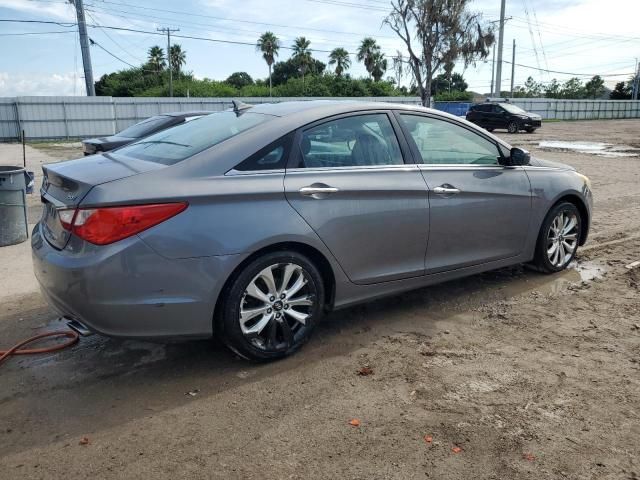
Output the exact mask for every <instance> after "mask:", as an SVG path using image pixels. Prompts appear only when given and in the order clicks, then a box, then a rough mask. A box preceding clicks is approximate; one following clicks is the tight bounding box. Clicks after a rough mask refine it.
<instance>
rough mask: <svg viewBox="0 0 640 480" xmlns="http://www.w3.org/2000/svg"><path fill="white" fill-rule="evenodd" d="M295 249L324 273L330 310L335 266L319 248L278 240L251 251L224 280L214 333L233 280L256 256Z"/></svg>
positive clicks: (326, 307) (327, 304)
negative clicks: (332, 265)
mask: <svg viewBox="0 0 640 480" xmlns="http://www.w3.org/2000/svg"><path fill="white" fill-rule="evenodd" d="M286 250H290V251H295V252H298V253H300V254H302V255H305V256H307V257H309V259H310V260H311V261H312V262H313V263H314V265H315V266H316V267H318V269H319V270H320V274H321V275H322V281H323V283H324V289H325V292H326V298H325V309H326V310H330V309H331V308H332V306H333V301H334V298H335V290H336V278H335V273H334V271H333V268H332V267H331V263H330V262H329V260H327V258H326V257H325V256H324V254H323V253H322V252H320V251H319V250H318V249H317V248H315V247H312V246H311V245H309V244H306V243H302V242H297V241H287V242H278V243H273V244H271V245H267V246H265V247H262V248H260V249H258V250H256V251H255V252H253V253H251V254H250V255H249V256H247V258H245V259H244V260H243V261H242V262H240V263H239V264H238V265H237V266H236V267H235V268H234V269H233V271H232V272H231V274H230V275H229V276H228V277H227V279H226V280H225V282H224V285H223V287H222V289H221V290H220V294H219V295H218V298H217V299H216V304H215V307H214V310H213V328H214V333H216V329H218V328H219V327H220V323H221V322H219V321H218V319H219V316H220V312H221V311H222V302H223V299H224V298H225V296H226V294H227V292H228V291H229V288H231V282H232V281H233V279H235V277H236V276H237V275H238V274H239V273H240V272H241V271H242V269H243V268H245V267H246V266H247V265H248V264H249V263H250V262H252V261H253V260H255V259H256V258H258V257H260V256H262V255H265V254H267V253H272V252H278V251H286Z"/></svg>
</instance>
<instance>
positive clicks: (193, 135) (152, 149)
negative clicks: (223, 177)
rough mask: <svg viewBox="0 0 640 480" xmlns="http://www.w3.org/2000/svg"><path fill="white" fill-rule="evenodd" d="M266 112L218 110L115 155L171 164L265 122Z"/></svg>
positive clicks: (143, 140)
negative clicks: (239, 113) (236, 112)
mask: <svg viewBox="0 0 640 480" xmlns="http://www.w3.org/2000/svg"><path fill="white" fill-rule="evenodd" d="M269 118H271V117H270V116H269V115H262V114H259V113H251V112H246V113H243V114H242V115H239V116H238V115H236V114H235V113H234V112H219V113H213V114H211V115H206V116H204V117H201V118H197V119H195V120H192V121H190V122H186V123H182V124H180V125H177V126H175V127H173V128H169V129H167V130H163V131H161V132H158V133H156V134H154V135H151V136H149V137H146V138H143V139H142V140H139V141H137V142H134V143H131V144H129V145H127V146H125V147H122V148H119V149H118V150H116V151H115V154H122V155H126V156H128V157H133V158H138V159H140V160H147V161H150V162H156V163H162V164H164V165H173V164H175V163H178V162H180V161H182V160H184V159H186V158H189V157H191V156H193V155H195V154H196V153H200V152H202V151H203V150H206V149H207V148H210V147H212V146H214V145H216V144H218V143H220V142H223V141H224V140H227V139H229V138H231V137H233V136H235V135H238V134H239V133H242V132H244V131H245V130H248V129H250V128H253V127H255V126H256V125H259V124H261V123H263V122H266V121H267V120H268V119H269Z"/></svg>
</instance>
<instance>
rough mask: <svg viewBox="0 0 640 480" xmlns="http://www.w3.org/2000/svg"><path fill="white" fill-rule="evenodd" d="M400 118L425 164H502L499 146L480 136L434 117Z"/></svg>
mask: <svg viewBox="0 0 640 480" xmlns="http://www.w3.org/2000/svg"><path fill="white" fill-rule="evenodd" d="M400 118H401V119H402V123H403V124H404V125H405V127H406V128H407V130H409V133H410V134H411V138H413V141H414V142H415V144H416V146H417V147H418V151H419V152H420V155H421V157H422V163H427V164H478V165H497V164H498V157H499V156H500V152H499V150H498V147H497V145H496V144H495V143H493V142H491V141H489V140H487V139H486V138H484V137H482V136H480V135H478V134H477V133H474V132H472V131H470V130H467V129H466V128H464V127H461V126H459V125H456V124H454V123H450V122H446V121H444V120H439V119H435V118H430V117H422V116H418V115H409V114H404V113H403V114H401V115H400Z"/></svg>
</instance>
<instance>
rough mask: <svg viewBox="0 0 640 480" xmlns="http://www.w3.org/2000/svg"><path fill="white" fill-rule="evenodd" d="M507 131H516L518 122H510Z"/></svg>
mask: <svg viewBox="0 0 640 480" xmlns="http://www.w3.org/2000/svg"><path fill="white" fill-rule="evenodd" d="M507 131H508V132H509V133H518V124H517V123H516V122H511V123H510V124H509V125H508V126H507Z"/></svg>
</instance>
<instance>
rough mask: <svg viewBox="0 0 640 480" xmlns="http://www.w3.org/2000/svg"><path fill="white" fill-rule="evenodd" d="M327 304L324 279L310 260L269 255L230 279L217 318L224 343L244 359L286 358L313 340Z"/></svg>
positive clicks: (294, 254) (290, 253) (292, 255)
mask: <svg viewBox="0 0 640 480" xmlns="http://www.w3.org/2000/svg"><path fill="white" fill-rule="evenodd" d="M323 305H324V286H323V282H322V277H321V275H320V272H319V271H318V269H317V268H316V266H315V265H314V264H313V263H312V262H311V261H310V260H309V259H308V258H307V257H305V256H304V255H301V254H299V253H297V252H293V251H283V252H274V253H269V254H266V255H264V256H262V257H259V258H256V259H255V260H253V261H252V262H251V263H249V264H248V265H247V266H246V267H245V268H244V269H243V270H242V271H241V272H240V273H239V274H237V275H236V277H235V278H234V279H232V282H231V287H230V288H229V290H228V291H227V292H226V295H225V298H224V299H223V306H222V312H221V318H220V319H219V321H220V322H221V327H222V333H223V340H224V342H225V343H226V345H227V346H228V347H229V348H230V349H231V350H233V351H234V352H236V353H238V354H239V355H241V356H242V357H245V358H249V359H254V360H272V359H277V358H282V357H285V356H287V355H290V354H291V353H293V352H295V351H296V350H297V349H298V348H300V347H301V346H302V345H303V344H304V343H305V342H306V341H307V340H308V339H309V337H310V336H311V333H312V332H313V329H314V328H315V325H316V323H317V322H318V320H319V319H320V317H321V315H322V311H323Z"/></svg>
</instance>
